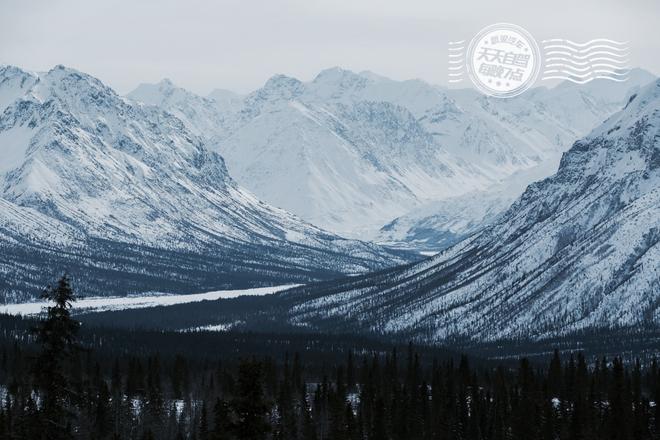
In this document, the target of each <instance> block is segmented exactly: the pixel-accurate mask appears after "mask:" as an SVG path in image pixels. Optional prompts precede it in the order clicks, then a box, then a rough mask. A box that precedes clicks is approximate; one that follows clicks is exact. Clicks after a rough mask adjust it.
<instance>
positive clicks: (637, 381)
mask: <svg viewBox="0 0 660 440" xmlns="http://www.w3.org/2000/svg"><path fill="white" fill-rule="evenodd" d="M44 298H45V299H47V300H49V301H51V302H52V305H51V306H50V307H48V308H47V309H46V310H45V311H44V313H43V317H42V319H41V320H40V321H39V322H38V324H37V325H36V326H35V328H34V329H32V331H30V332H27V333H26V334H25V335H23V336H22V337H17V336H16V335H14V336H13V342H12V343H11V344H10V345H5V346H4V347H3V348H2V353H1V358H0V383H1V384H2V388H1V390H2V394H3V396H2V407H1V408H0V438H2V439H35V440H39V439H97V440H101V439H113V440H114V439H137V440H142V439H144V440H150V439H159V440H160V439H176V440H178V439H195V440H225V439H226V440H243V439H250V440H259V439H264V440H266V439H268V440H270V439H273V440H275V439H277V440H280V439H281V440H289V439H291V440H326V439H328V440H330V439H332V440H335V439H336V440H372V439H373V440H390V439H392V440H395V439H396V440H416V439H419V440H426V439H429V440H431V439H443V440H444V439H446V440H450V439H451V440H454V439H456V440H459V439H475V440H480V439H484V440H485V439H497V440H500V439H502V440H504V439H512V440H517V439H520V440H529V439H548V440H550V439H585V440H587V439H613V440H625V439H631V440H632V439H658V438H660V406H658V405H657V402H659V401H660V369H659V366H658V364H657V362H655V361H653V362H650V363H649V364H648V365H642V364H641V363H640V362H639V361H636V362H632V363H624V362H622V360H621V359H620V358H616V357H615V358H612V359H605V358H603V359H599V360H597V361H592V360H591V359H586V358H585V357H584V356H583V354H582V353H574V354H565V355H560V353H559V352H558V351H555V352H554V355H553V356H552V357H551V359H549V361H548V362H547V363H544V364H539V363H530V361H528V360H527V359H524V358H523V359H520V361H519V362H518V365H517V366H515V367H511V366H509V365H483V364H478V365H475V364H474V362H472V361H471V360H470V359H469V358H468V357H467V356H461V357H460V358H457V359H455V360H454V359H451V358H449V359H424V358H423V353H424V351H423V350H422V349H421V348H419V349H418V348H417V347H415V346H413V345H412V344H411V345H409V346H408V347H407V348H406V349H404V350H400V349H396V348H393V349H391V350H388V351H386V352H383V351H368V350H360V351H350V350H349V351H348V352H347V354H346V356H345V357H344V358H343V359H342V360H341V361H340V362H335V363H332V364H331V365H327V364H326V363H325V362H326V360H324V361H323V362H324V364H323V365H318V362H320V361H318V360H316V359H314V358H311V359H303V356H302V355H301V354H299V353H297V352H294V353H292V354H288V353H286V352H283V353H281V356H280V357H279V358H275V357H272V356H261V357H258V356H253V357H244V358H243V359H241V360H240V361H239V362H230V361H226V360H225V359H223V356H222V353H218V356H217V359H215V360H210V359H209V360H204V361H199V360H198V359H192V358H191V357H190V356H187V355H177V356H174V357H172V358H169V357H167V358H166V357H161V356H159V355H158V353H155V354H154V353H153V352H150V353H141V352H139V351H136V350H133V349H130V348H127V349H126V351H125V352H123V353H119V354H117V353H115V352H113V355H112V356H110V357H109V356H107V355H106V354H104V348H103V347H104V341H103V340H101V341H97V343H96V345H94V349H91V348H90V346H89V344H85V343H82V342H81V340H80V338H79V337H78V335H79V333H80V326H79V323H78V322H77V321H76V320H75V319H74V318H73V317H72V316H71V315H70V306H71V302H72V301H74V300H75V296H74V294H73V291H72V289H71V286H70V283H69V280H68V279H67V278H62V279H61V280H60V281H59V282H58V283H57V285H56V286H54V287H53V288H49V289H48V290H47V291H46V292H45V293H44ZM264 343H268V342H267V341H265V342H264Z"/></svg>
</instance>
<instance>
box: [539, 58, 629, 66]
mask: <svg viewBox="0 0 660 440" xmlns="http://www.w3.org/2000/svg"><path fill="white" fill-rule="evenodd" d="M545 61H546V63H548V62H551V61H561V62H562V63H564V64H572V65H575V66H589V65H592V64H594V63H595V62H597V61H604V62H607V63H610V64H618V65H619V66H624V65H626V64H628V62H629V61H630V60H628V59H625V60H615V59H614V58H608V57H595V58H592V59H589V60H588V61H575V60H573V59H571V58H566V57H546V58H545Z"/></svg>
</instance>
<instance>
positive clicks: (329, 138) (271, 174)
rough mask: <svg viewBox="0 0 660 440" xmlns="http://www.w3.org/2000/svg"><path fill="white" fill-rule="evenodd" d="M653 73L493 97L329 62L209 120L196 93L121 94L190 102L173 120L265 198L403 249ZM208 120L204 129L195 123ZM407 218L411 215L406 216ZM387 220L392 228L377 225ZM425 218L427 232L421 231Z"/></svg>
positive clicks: (498, 203) (279, 79) (578, 132)
mask: <svg viewBox="0 0 660 440" xmlns="http://www.w3.org/2000/svg"><path fill="white" fill-rule="evenodd" d="M652 79H653V77H652V75H650V74H648V73H647V72H644V71H641V70H640V71H635V72H634V73H633V74H632V75H631V80H630V81H629V82H626V83H619V84H614V85H612V83H611V82H608V84H607V85H605V84H603V83H604V82H603V81H601V82H599V81H594V82H593V83H590V84H589V85H587V86H584V87H574V86H570V85H562V86H560V87H557V88H553V89H546V88H538V89H535V90H532V91H530V92H528V93H526V94H524V95H522V96H520V97H517V98H514V99H508V100H498V99H493V98H488V97H485V96H482V95H480V94H479V93H477V92H475V91H473V90H447V89H443V88H440V87H435V86H432V85H430V84H427V83H425V82H423V81H420V80H409V81H394V80H390V79H388V78H385V77H382V76H379V75H376V74H373V73H371V72H362V73H359V74H357V73H354V72H350V71H347V70H343V69H339V68H332V69H328V70H325V71H323V72H321V73H320V74H319V75H318V76H317V77H316V78H315V79H314V80H313V81H310V82H302V81H299V80H297V79H295V78H291V77H286V76H283V75H277V76H274V77H273V78H271V79H270V80H269V81H268V82H267V83H266V84H265V85H264V87H262V88H261V89H259V90H257V91H255V92H253V93H251V94H249V95H248V96H247V97H245V99H244V100H243V102H242V104H241V105H240V106H238V107H237V106H236V101H235V98H236V97H233V98H234V100H233V101H231V102H232V104H228V105H227V106H226V109H225V110H226V111H227V112H228V113H229V114H227V113H225V114H224V116H223V117H222V118H220V119H222V122H221V123H217V122H213V121H217V120H218V119H219V118H217V117H214V118H209V117H206V116H203V115H204V114H205V111H204V110H203V109H204V108H209V107H213V106H210V105H202V104H200V101H199V100H200V99H201V98H199V97H187V98H186V99H185V100H181V99H171V98H168V96H171V95H174V96H188V95H189V94H188V92H185V91H182V90H181V89H177V90H178V91H177V92H172V91H171V89H172V87H173V86H172V85H171V84H168V87H166V88H165V91H162V92H161V93H160V94H155V95H157V96H158V97H154V96H155V95H154V94H153V93H146V94H145V93H143V92H140V88H139V89H138V90H137V91H135V92H133V93H131V94H130V95H129V96H130V97H132V98H134V99H138V100H143V101H147V102H151V103H153V104H158V105H160V106H161V107H162V108H163V109H165V110H167V111H169V112H172V113H174V114H180V113H183V114H184V115H193V114H195V112H194V111H191V110H190V109H191V108H194V109H200V110H198V111H197V113H198V114H202V116H200V117H199V118H194V117H182V119H183V120H184V122H185V123H186V124H187V125H190V126H191V127H192V129H195V130H197V131H199V132H204V133H207V136H206V137H207V142H208V143H209V145H212V146H213V148H215V149H216V151H219V152H220V153H221V154H222V155H223V157H224V158H225V159H226V160H227V166H228V168H229V171H230V173H231V174H232V175H233V176H234V177H235V178H236V179H237V180H238V182H239V183H241V184H242V185H244V186H246V187H247V188H249V189H250V190H251V191H253V192H254V193H255V194H257V195H258V196H259V197H260V198H262V199H264V200H266V201H267V202H269V203H271V204H274V205H275V206H279V207H282V208H284V209H286V210H288V211H290V212H293V213H295V214H297V215H299V216H300V217H302V218H304V219H305V220H308V221H310V222H312V223H314V224H317V225H320V226H322V227H325V228H327V229H329V230H332V231H335V232H338V233H341V234H344V235H348V236H355V237H370V238H372V239H378V240H381V239H382V240H386V241H391V240H392V239H397V238H399V239H408V238H410V239H411V240H413V241H412V243H409V244H412V245H415V246H416V245H418V244H420V243H422V241H419V240H417V238H415V237H416V235H417V232H415V231H423V230H426V231H427V232H428V233H430V234H431V235H432V236H429V237H428V240H423V241H424V242H425V243H426V244H424V245H423V246H426V245H428V244H429V243H435V244H443V243H445V241H444V238H445V237H453V236H455V237H463V236H465V235H466V234H469V233H471V232H473V230H474V229H473V228H475V227H477V226H478V225H480V224H481V222H482V221H483V220H484V218H490V216H489V213H492V214H496V213H499V212H501V211H502V210H503V209H505V208H506V207H508V205H507V203H508V202H510V201H512V200H513V199H514V198H515V197H517V196H518V195H520V193H521V192H522V191H523V190H524V187H525V185H526V184H528V183H530V182H531V181H533V180H528V181H526V182H524V185H522V187H519V188H517V189H516V191H515V192H514V193H507V194H502V190H501V188H505V187H509V186H510V185H509V183H508V181H509V179H510V178H511V176H514V175H529V176H536V175H538V174H537V173H536V171H534V170H543V171H544V172H546V174H545V175H543V176H542V177H545V176H547V175H550V174H551V173H552V172H554V171H555V170H556V169H550V167H548V163H552V162H553V161H556V158H557V157H558V156H559V155H560V154H561V152H563V151H565V150H566V149H567V148H568V147H569V146H570V145H571V144H572V142H574V141H575V140H576V139H577V138H579V137H580V136H582V135H585V134H586V133H587V132H588V130H589V129H591V128H592V127H594V126H595V125H597V124H598V123H600V122H602V121H603V120H604V119H605V118H607V117H608V116H609V115H611V114H612V113H614V112H615V111H617V110H618V109H620V108H621V107H622V106H623V104H624V103H625V99H626V96H627V94H628V93H629V92H628V90H629V89H630V88H631V87H632V88H634V87H637V86H639V85H642V84H645V83H648V82H650V81H651V80H652ZM610 86H611V87H610ZM145 87H147V86H141V88H145ZM150 87H151V88H152V89H154V90H159V89H160V88H162V87H160V88H159V87H158V85H155V86H150ZM144 95H148V96H150V97H148V98H145V97H144ZM141 96H142V97H141ZM214 108H216V109H217V106H215V107H214ZM214 111H217V110H214ZM232 112H233V113H232ZM567 114H570V115H571V116H567ZM207 121H211V122H210V123H209V122H207ZM213 124H216V128H215V129H213V128H208V129H201V130H199V129H198V128H197V127H208V126H210V125H213ZM518 180H519V179H517V181H518ZM483 191H485V192H483ZM463 195H465V197H466V199H465V200H462V196H463ZM476 199H479V200H482V201H483V202H484V203H485V204H486V205H488V206H490V209H483V208H484V207H483V205H484V203H482V202H478V206H477V209H469V205H474V202H475V201H476ZM454 203H459V204H460V205H462V206H465V207H467V208H468V209H466V210H464V211H462V212H461V213H460V214H459V217H457V218H451V216H452V214H451V213H449V212H446V211H443V206H452V205H453V204H454ZM434 207H436V208H438V209H439V211H438V212H437V213H434V212H433V209H434ZM496 211H497V212H496ZM420 215H421V216H422V220H420V222H419V224H418V223H417V222H415V221H413V219H415V218H418V217H419V216H420ZM447 216H449V217H447ZM399 217H403V218H405V219H406V221H404V220H396V219H398V218H399ZM430 217H437V218H436V220H432V221H427V220H429V218H430ZM393 221H395V222H397V223H398V228H399V230H401V232H400V233H397V234H394V235H392V234H389V235H388V234H387V231H385V232H379V230H380V229H381V228H382V227H383V225H391V223H392V222H393ZM431 223H433V224H434V227H439V228H440V229H433V230H431V229H429V228H428V227H429V226H430V225H431ZM404 224H406V225H409V228H408V230H406V231H402V228H403V225H404ZM443 224H447V225H448V226H449V225H453V226H451V227H449V228H448V229H442V225H443ZM461 225H463V226H464V228H463V227H462V226H461ZM387 228H388V226H386V227H385V229H386V230H387ZM456 234H458V235H456Z"/></svg>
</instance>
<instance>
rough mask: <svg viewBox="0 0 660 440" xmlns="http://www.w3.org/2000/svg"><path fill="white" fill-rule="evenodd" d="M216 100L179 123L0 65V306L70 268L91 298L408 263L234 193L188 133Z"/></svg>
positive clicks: (55, 72)
mask: <svg viewBox="0 0 660 440" xmlns="http://www.w3.org/2000/svg"><path fill="white" fill-rule="evenodd" d="M161 86H162V87H161ZM167 88H168V84H166V83H163V84H161V85H160V86H159V89H158V93H160V92H161V91H162V90H163V89H167ZM142 92H144V93H143V96H144V97H146V96H147V95H149V93H148V90H146V89H142ZM158 93H155V94H152V95H151V97H152V98H153V97H154V96H158ZM189 98H190V96H188V95H185V96H181V95H178V94H177V93H172V94H168V98H167V99H170V100H172V102H182V101H186V100H187V99H189ZM190 99H197V98H195V97H193V98H190ZM213 102H214V101H211V100H206V99H204V98H200V99H197V101H196V104H195V105H194V106H191V107H190V108H189V110H190V111H191V112H192V113H187V112H186V111H184V110H181V111H180V112H178V113H177V114H173V113H168V112H164V111H162V110H161V109H160V108H158V107H156V106H152V105H144V104H135V103H134V102H133V101H130V100H127V99H125V98H122V97H120V96H118V95H117V94H116V93H115V92H114V91H113V90H111V89H110V88H108V87H107V86H105V85H103V84H102V83H101V82H100V81H99V80H97V79H95V78H93V77H91V76H89V75H86V74H84V73H81V72H78V71H75V70H73V69H68V68H65V67H63V66H57V67H55V68H54V69H52V70H51V71H49V72H47V73H40V74H34V73H29V72H25V71H23V70H21V69H18V68H15V67H10V66H5V67H2V68H0V105H1V106H2V108H0V112H1V113H0V115H1V116H0V151H1V152H2V157H3V159H2V161H1V162H0V179H1V180H0V182H1V183H2V186H0V204H1V205H2V208H3V209H2V210H0V248H2V252H1V254H2V258H0V273H2V281H1V282H0V297H1V298H3V299H9V300H13V299H18V298H24V297H26V296H29V295H33V294H34V293H37V292H38V290H37V289H40V288H43V286H45V284H46V283H47V282H49V281H52V279H53V278H52V277H53V273H57V272H60V271H63V270H65V269H68V270H70V271H71V272H72V274H73V275H74V276H76V277H77V278H78V279H79V280H80V285H79V287H80V288H81V289H80V290H81V292H82V293H93V294H125V293H131V292H140V291H148V290H161V291H176V292H184V293H185V292H191V291H200V290H205V289H208V290H212V289H217V288H221V287H223V286H224V287H226V286H231V285H250V284H252V285H255V284H266V283H274V282H282V281H286V282H290V281H296V280H298V281H302V280H311V279H323V278H329V277H336V276H338V275H341V274H353V273H359V272H362V271H365V270H370V269H376V268H382V267H385V266H388V265H392V264H395V263H401V262H404V261H406V259H405V258H404V257H402V256H401V255H399V254H394V253H392V252H390V251H387V250H384V249H382V248H379V247H377V246H374V245H371V244H366V243H363V242H359V241H355V240H345V239H342V238H340V237H338V236H336V235H333V234H331V233H328V232H325V231H323V230H321V229H318V228H316V227H314V226H312V225H310V224H308V223H305V222H303V221H302V220H300V219H299V218H297V217H295V216H293V215H291V214H289V213H287V212H285V211H282V210H280V209H277V208H273V207H271V206H269V205H267V204H265V203H263V202H260V201H259V200H257V198H256V197H255V196H254V195H252V194H251V193H249V192H247V191H245V190H244V189H242V188H241V187H240V186H238V185H237V184H236V182H235V181H234V180H233V179H232V178H231V177H230V176H229V174H228V172H227V170H226V168H225V165H224V161H223V159H222V157H220V156H219V155H218V154H217V153H214V152H211V151H209V150H208V149H207V148H206V146H205V144H204V142H203V141H202V139H201V138H200V137H199V136H197V135H196V133H195V132H193V131H191V129H189V128H188V127H189V125H190V124H189V123H187V122H183V121H188V122H189V121H191V120H195V121H197V122H199V121H200V115H201V114H205V115H207V116H208V115H214V114H215V113H213V112H212V111H211V110H210V109H212V108H213V105H214V104H213ZM193 107H194V108H193ZM200 109H209V111H208V113H203V112H202V110H200ZM209 118H211V116H209ZM206 121H207V122H208V121H210V119H207V120H206ZM215 122H217V121H214V122H213V123H214V124H215ZM209 123H210V122H209ZM199 128H200V129H201V126H200V127H199Z"/></svg>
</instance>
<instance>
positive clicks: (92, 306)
mask: <svg viewBox="0 0 660 440" xmlns="http://www.w3.org/2000/svg"><path fill="white" fill-rule="evenodd" d="M296 286H298V284H285V285H281V286H271V287H257V288H253V289H241V290H216V291H213V292H206V293H194V294H190V295H170V294H162V293H152V294H148V295H140V296H124V297H89V298H82V299H80V300H78V301H76V302H75V303H74V304H73V310H74V312H82V311H85V312H90V311H95V312H98V311H106V310H124V309H140V308H146V307H156V306H172V305H175V304H184V303H191V302H198V301H213V300H216V299H228V298H237V297H239V296H261V295H269V294H272V293H275V292H279V291H281V290H286V289H290V288H292V287H296ZM46 305H47V303H46V302H28V303H19V304H5V305H0V313H6V314H10V315H24V316H27V315H37V314H39V313H40V312H41V310H42V308H43V307H45V306H46Z"/></svg>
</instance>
